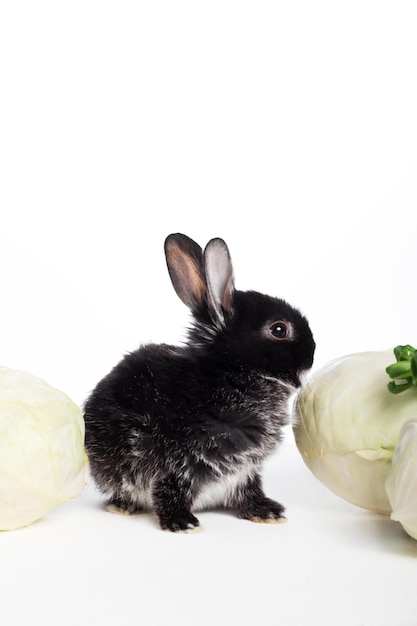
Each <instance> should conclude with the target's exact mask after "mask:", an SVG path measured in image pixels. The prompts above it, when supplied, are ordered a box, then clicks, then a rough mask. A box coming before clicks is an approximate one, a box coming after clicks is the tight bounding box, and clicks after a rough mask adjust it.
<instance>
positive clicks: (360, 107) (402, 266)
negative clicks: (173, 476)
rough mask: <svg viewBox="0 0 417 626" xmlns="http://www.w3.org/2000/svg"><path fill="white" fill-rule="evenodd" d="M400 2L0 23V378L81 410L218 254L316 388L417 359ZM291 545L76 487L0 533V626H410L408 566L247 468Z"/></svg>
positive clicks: (285, 457) (405, 47)
mask: <svg viewBox="0 0 417 626" xmlns="http://www.w3.org/2000/svg"><path fill="white" fill-rule="evenodd" d="M416 29H417V6H416V4H415V3H414V2H402V1H401V0H395V2H390V1H387V2H384V1H378V2H376V1H375V2H369V1H367V0H361V1H360V2H356V1H355V0H351V1H350V2H335V1H334V0H333V1H329V2H324V1H318V2H314V1H313V2H297V1H295V2H279V1H275V2H263V1H261V0H258V1H256V2H247V1H244V0H241V1H239V2H230V1H228V0H222V1H221V2H218V1H217V0H211V1H210V2H199V1H197V0H194V1H193V2H183V1H178V2H177V1H171V2H161V1H158V0H152V1H149V2H139V1H137V2H124V1H118V2H110V1H105V0H102V1H100V2H94V1H89V0H83V1H77V0H72V1H71V2H60V1H59V0H55V1H53V2H52V1H51V2H45V1H42V0H41V1H38V2H20V1H19V0H14V1H10V2H9V1H7V0H6V1H4V2H2V3H1V5H0V60H1V61H0V62H1V69H0V72H1V73H0V84H1V98H0V110H1V115H0V176H1V182H0V216H1V224H0V264H1V293H2V299H1V328H2V332H1V342H0V343H1V362H2V364H3V365H6V366H9V367H14V368H18V369H25V370H28V371H30V372H32V373H33V374H36V375H38V376H40V377H42V378H45V379H46V380H48V381H49V382H50V383H51V384H53V385H55V386H57V387H58V388H60V389H62V390H64V391H66V392H67V393H68V394H69V395H70V396H71V397H72V398H73V399H74V400H75V401H76V402H77V403H79V404H82V402H83V401H84V400H85V398H86V396H87V394H88V393H89V391H90V390H91V389H92V388H93V387H94V385H95V384H96V382H97V381H98V380H99V379H100V378H101V377H102V376H103V375H104V374H106V373H107V372H108V370H109V369H110V368H111V367H112V366H113V365H114V364H115V363H116V362H117V361H118V360H119V359H120V358H121V356H122V355H123V354H124V353H125V352H127V351H129V350H133V349H135V348H136V347H137V346H138V345H139V344H140V343H142V342H147V341H166V342H175V343H177V342H179V341H181V340H182V339H183V329H184V326H185V325H186V323H187V321H188V314H187V311H186V309H185V307H184V306H183V305H182V303H181V302H180V301H179V300H178V299H177V297H176V295H175V293H174V291H173V289H172V287H171V284H170V281H169V277H168V274H167V272H166V267H165V259H164V257H163V242H164V239H165V237H166V235H167V234H169V233H170V232H176V231H180V232H185V233H186V234H188V235H190V236H191V237H193V238H194V239H196V240H197V241H199V242H200V243H201V244H205V243H206V242H207V240H208V239H209V238H211V237H213V236H220V237H223V238H224V239H225V240H226V241H227V242H228V244H229V247H230V250H231V254H232V258H233V261H234V266H235V277H236V285H237V287H238V288H240V289H256V290H259V291H264V292H266V293H270V294H271V295H276V296H280V297H284V298H286V299H288V300H289V301H290V302H291V303H293V304H294V305H297V306H298V307H299V308H300V309H301V310H302V311H303V312H304V313H305V314H306V315H307V317H308V318H309V320H310V323H311V326H312V329H313V332H314V334H315V338H316V341H317V353H316V361H315V366H314V368H315V369H316V368H318V367H319V366H320V365H321V364H324V363H325V362H327V361H328V360H329V359H332V358H334V357H337V356H340V355H343V354H345V353H348V352H354V351H362V350H369V349H370V350H373V349H382V348H384V349H385V348H390V347H393V346H395V345H396V344H398V343H414V344H416V343H417V331H416V298H417V297H416V287H415V267H416V243H415V242H416V226H417V212H416V209H417V188H416V172H417V168H416V166H417V150H416V146H417V115H416V111H417V87H416V85H417V83H416V80H417V74H416V72H417V38H416ZM265 484H266V487H267V491H268V493H269V495H270V496H272V497H275V498H277V499H279V500H280V501H282V502H283V503H284V504H285V505H286V507H287V513H288V523H287V524H286V525H280V526H262V525H258V524H250V523H249V522H242V521H239V520H236V519H235V518H234V517H233V516H229V515H226V514H224V513H223V514H222V513H218V512H207V513H203V514H201V515H200V519H201V522H202V524H203V526H204V528H205V530H204V533H202V534H199V535H195V536H189V535H178V536H177V535H170V534H166V533H162V532H161V531H160V530H159V529H158V527H157V525H156V524H155V521H154V520H153V518H152V517H151V516H142V517H137V516H135V517H131V518H124V517H120V516H112V515H110V514H107V513H104V512H103V511H102V510H101V508H100V502H101V498H100V497H99V496H98V494H97V493H96V492H95V490H94V487H93V485H90V486H89V487H88V488H87V489H86V490H85V491H84V492H83V493H82V494H81V495H80V496H79V497H78V498H77V499H76V500H75V501H73V502H71V503H69V504H67V505H64V506H63V507H61V508H60V509H58V510H56V511H54V512H53V513H51V514H50V515H48V516H47V517H46V518H45V519H44V520H42V521H41V522H39V523H37V524H34V525H33V526H31V527H29V528H27V529H24V530H21V531H16V532H12V533H2V534H1V535H0V553H1V555H2V556H1V563H2V566H1V570H2V572H3V573H2V583H1V585H0V599H1V613H2V621H3V622H4V623H5V624H7V625H8V626H23V625H25V626H26V625H29V624H30V625H33V624H42V625H43V626H49V625H50V624H51V625H52V624H54V625H55V624H73V623H74V622H75V620H77V623H78V624H98V623H101V622H106V623H107V622H108V623H110V621H113V622H116V623H119V622H122V621H123V622H128V623H138V624H143V625H144V626H148V625H149V626H153V625H158V626H160V625H163V624H184V625H185V626H187V625H188V624H196V623H199V624H200V623H201V624H206V623H207V624H209V623H210V624H215V623H217V624H232V625H234V624H236V625H238V624H239V625H240V624H253V623H258V624H262V623H270V624H284V625H286V626H290V625H292V624H294V625H297V626H304V624H306V625H307V624H308V625H310V624H320V625H322V626H323V625H324V626H327V625H330V624H331V625H334V624H337V625H338V626H345V625H346V626H348V625H349V626H374V625H375V626H376V625H378V626H384V625H385V624H386V625H388V624H390V625H391V624H394V623H395V624H396V626H413V625H415V624H417V599H416V592H415V583H416V580H417V574H416V569H417V560H416V557H417V547H416V544H415V542H413V541H411V539H410V538H409V537H408V536H406V535H405V533H403V532H402V530H401V527H400V526H399V525H398V524H395V523H394V522H390V521H389V520H388V519H385V518H379V517H377V516H373V515H371V514H369V513H367V512H365V511H361V510H359V509H357V508H355V507H353V506H352V505H350V504H348V503H346V502H344V501H342V500H341V499H339V498H338V497H336V496H335V495H333V494H332V493H331V492H329V491H328V490H327V489H326V488H325V487H324V486H322V485H321V484H320V483H318V481H317V480H316V479H315V478H314V477H313V476H312V475H311V474H310V473H309V471H308V469H307V468H306V467H305V466H304V464H303V462H302V461H301V460H300V457H299V455H298V452H297V450H296V448H295V444H294V442H293V438H292V433H291V431H290V430H288V432H287V438H286V441H285V444H284V446H283V448H282V450H281V452H280V453H278V455H277V456H276V457H275V458H273V459H271V460H270V462H269V463H268V464H267V466H266V468H265Z"/></svg>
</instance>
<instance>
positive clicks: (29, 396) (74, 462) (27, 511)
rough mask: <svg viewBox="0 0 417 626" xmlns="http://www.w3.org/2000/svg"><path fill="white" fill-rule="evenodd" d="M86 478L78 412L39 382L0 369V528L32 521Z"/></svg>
mask: <svg viewBox="0 0 417 626" xmlns="http://www.w3.org/2000/svg"><path fill="white" fill-rule="evenodd" d="M87 479H88V465H87V456H86V453H85V449H84V420H83V415H82V412H81V409H80V408H79V407H78V406H77V405H76V404H75V403H74V402H73V401H72V400H71V399H70V398H69V397H68V396H67V395H66V394H64V393H63V392H62V391H59V390H58V389H55V388H54V387H51V386H50V385H49V384H48V383H46V382H45V381H43V380H41V379H39V378H37V377H35V376H32V375H31V374H28V373H26V372H21V371H18V370H12V369H8V368H0V530H14V529H17V528H21V527H23V526H28V525H29V524H31V523H33V522H35V521H36V520H38V519H40V518H41V517H43V516H44V515H46V514H47V513H48V512H49V511H51V510H52V509H54V508H55V507H57V506H59V505H61V504H63V503H64V502H67V501H68V500H70V499H71V498H74V497H75V496H76V495H77V494H79V493H80V492H81V490H82V489H83V488H84V486H85V485H86V483H87Z"/></svg>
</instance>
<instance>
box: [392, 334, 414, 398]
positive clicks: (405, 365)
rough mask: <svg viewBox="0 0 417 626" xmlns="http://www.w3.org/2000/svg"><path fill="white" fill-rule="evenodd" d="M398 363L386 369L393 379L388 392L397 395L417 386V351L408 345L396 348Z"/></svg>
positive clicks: (395, 354)
mask: <svg viewBox="0 0 417 626" xmlns="http://www.w3.org/2000/svg"><path fill="white" fill-rule="evenodd" d="M394 356H395V358H396V359H397V361H396V363H392V364H391V365H388V367H387V368H386V369H385V371H386V373H387V374H388V376H389V377H390V378H391V379H392V380H390V382H389V383H388V385H387V386H388V391H390V392H391V393H394V394H397V393H402V392H403V391H406V390H407V389H410V387H413V386H414V387H415V386H417V350H416V349H415V348H413V346H410V345H409V344H407V345H406V346H396V347H395V348H394Z"/></svg>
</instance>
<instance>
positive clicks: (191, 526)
mask: <svg viewBox="0 0 417 626" xmlns="http://www.w3.org/2000/svg"><path fill="white" fill-rule="evenodd" d="M159 523H160V525H161V528H162V530H168V531H170V532H172V533H177V532H193V531H194V532H196V531H198V530H200V528H201V527H200V522H199V521H198V519H197V518H196V517H195V516H194V515H193V514H192V513H191V512H190V511H178V512H177V513H175V514H172V515H159Z"/></svg>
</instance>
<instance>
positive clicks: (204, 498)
mask: <svg viewBox="0 0 417 626" xmlns="http://www.w3.org/2000/svg"><path fill="white" fill-rule="evenodd" d="M253 472H254V468H253V467H252V466H249V467H247V466H246V467H243V468H241V469H240V470H239V471H236V472H233V473H230V474H225V475H223V476H221V477H219V478H216V479H213V480H212V481H210V482H208V483H206V484H205V485H203V487H202V489H201V491H200V492H199V493H198V494H197V496H196V497H195V498H194V500H193V503H192V509H193V510H195V511H199V510H200V511H201V510H204V509H212V508H215V507H227V506H228V505H229V504H230V503H231V501H232V499H233V500H234V501H235V500H236V492H237V489H238V487H239V485H241V484H242V483H245V482H246V479H247V478H248V477H249V476H250V475H251V474H252V473H253Z"/></svg>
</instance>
